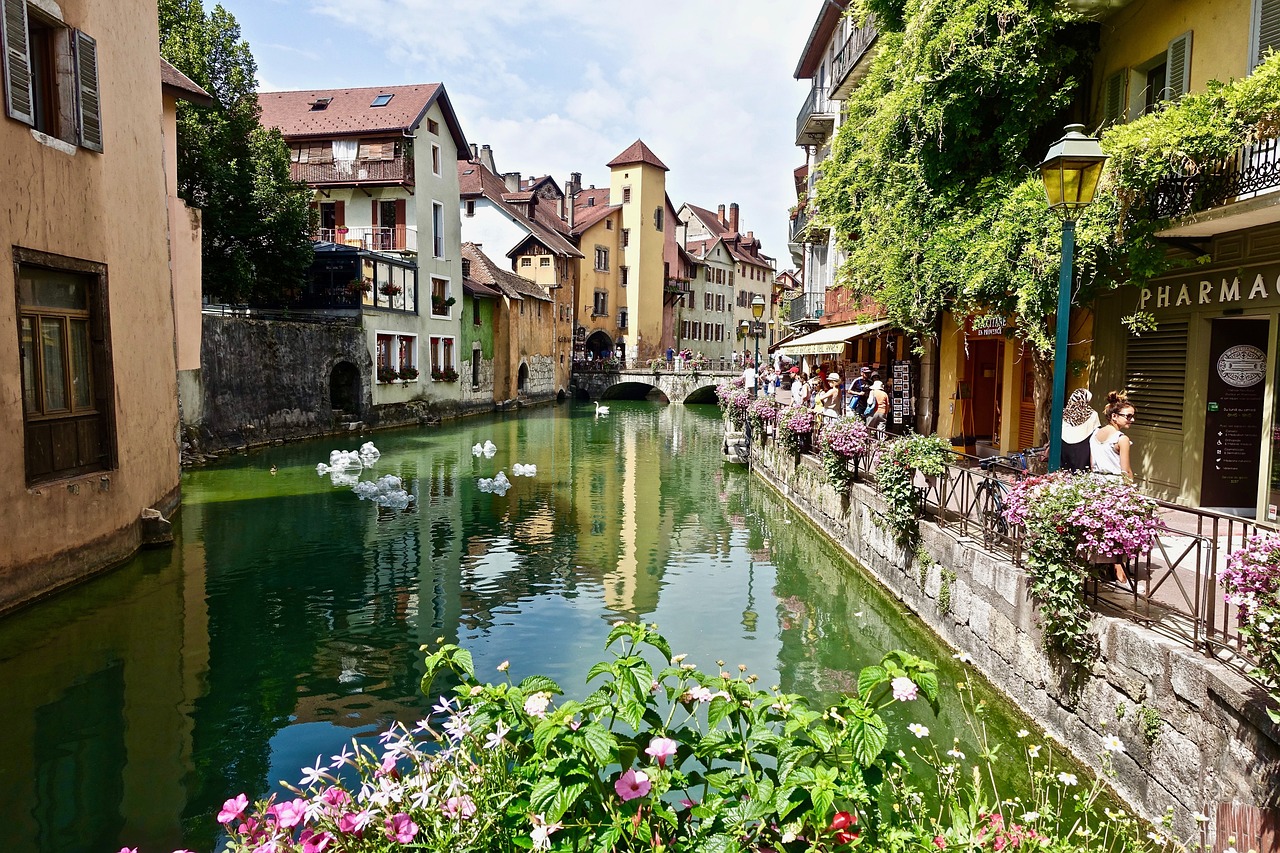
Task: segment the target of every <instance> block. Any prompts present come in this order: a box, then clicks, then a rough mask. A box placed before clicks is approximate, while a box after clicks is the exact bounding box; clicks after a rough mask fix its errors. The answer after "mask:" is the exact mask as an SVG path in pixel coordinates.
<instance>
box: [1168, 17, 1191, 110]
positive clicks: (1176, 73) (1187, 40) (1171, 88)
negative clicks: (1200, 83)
mask: <svg viewBox="0 0 1280 853" xmlns="http://www.w3.org/2000/svg"><path fill="white" fill-rule="evenodd" d="M1164 80H1165V83H1164V86H1165V89H1166V91H1165V92H1164V93H1163V94H1165V95H1167V96H1168V99H1169V100H1171V101H1176V100H1178V99H1179V98H1181V97H1182V96H1183V95H1185V94H1186V93H1187V89H1188V88H1190V86H1191V30H1187V31H1186V32H1185V33H1183V34H1182V35H1180V36H1178V37H1177V38H1175V39H1173V40H1172V41H1170V42H1169V50H1168V52H1167V53H1166V54H1165V72H1164ZM1162 100H1163V98H1162Z"/></svg>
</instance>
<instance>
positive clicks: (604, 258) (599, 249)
mask: <svg viewBox="0 0 1280 853" xmlns="http://www.w3.org/2000/svg"><path fill="white" fill-rule="evenodd" d="M596 270H597V271H598V272H608V270H609V250H608V249H606V248H605V247H604V246H596Z"/></svg>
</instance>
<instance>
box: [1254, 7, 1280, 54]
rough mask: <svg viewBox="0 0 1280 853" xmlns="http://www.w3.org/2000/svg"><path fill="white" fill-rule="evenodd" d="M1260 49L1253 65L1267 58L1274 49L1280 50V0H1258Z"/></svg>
mask: <svg viewBox="0 0 1280 853" xmlns="http://www.w3.org/2000/svg"><path fill="white" fill-rule="evenodd" d="M1257 6H1258V28H1257V35H1258V51H1257V53H1255V54H1254V56H1253V63H1252V64H1253V65H1258V64H1259V63H1261V62H1262V60H1264V59H1266V57H1267V54H1268V53H1270V52H1271V51H1272V50H1280V0H1258V3H1257Z"/></svg>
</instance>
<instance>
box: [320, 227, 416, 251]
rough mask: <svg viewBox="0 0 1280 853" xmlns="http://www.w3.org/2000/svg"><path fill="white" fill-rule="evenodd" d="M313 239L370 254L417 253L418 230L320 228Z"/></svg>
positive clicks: (397, 228) (406, 228)
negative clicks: (355, 248) (352, 247)
mask: <svg viewBox="0 0 1280 853" xmlns="http://www.w3.org/2000/svg"><path fill="white" fill-rule="evenodd" d="M315 239H317V240H323V241H325V242H326V243H337V244H339V245H342V246H355V247H357V248H359V249H367V250H368V251H370V252H414V253H416V252H417V251H418V229H417V228H410V227H408V226H406V225H392V226H388V227H385V228H321V229H319V230H318V231H317V232H316V238H315Z"/></svg>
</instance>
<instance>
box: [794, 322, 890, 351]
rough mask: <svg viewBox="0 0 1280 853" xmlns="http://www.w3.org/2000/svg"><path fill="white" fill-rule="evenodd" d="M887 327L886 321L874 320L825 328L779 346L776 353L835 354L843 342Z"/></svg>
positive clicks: (841, 348)
mask: <svg viewBox="0 0 1280 853" xmlns="http://www.w3.org/2000/svg"><path fill="white" fill-rule="evenodd" d="M887 325H889V321H888V320H874V321H872V322H870V323H846V324H843V325H840V326H826V327H824V328H821V329H818V331H816V332H810V333H809V334H807V335H804V336H803V337H799V338H795V339H794V340H791V341H788V342H787V343H785V344H782V345H780V346H779V347H778V351H779V352H782V353H784V354H785V355H790V356H797V355H828V354H835V353H838V352H840V351H841V350H843V349H844V344H845V341H850V340H853V339H854V338H857V337H861V336H862V335H865V334H867V333H868V332H874V331H875V330H876V329H879V328H881V327H883V326H887Z"/></svg>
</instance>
